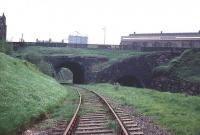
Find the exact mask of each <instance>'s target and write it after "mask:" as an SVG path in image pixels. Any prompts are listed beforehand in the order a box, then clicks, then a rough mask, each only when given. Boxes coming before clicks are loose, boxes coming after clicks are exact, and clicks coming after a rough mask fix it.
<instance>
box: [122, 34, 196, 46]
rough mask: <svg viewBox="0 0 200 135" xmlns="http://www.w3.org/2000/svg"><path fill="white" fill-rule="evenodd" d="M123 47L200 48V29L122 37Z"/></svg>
mask: <svg viewBox="0 0 200 135" xmlns="http://www.w3.org/2000/svg"><path fill="white" fill-rule="evenodd" d="M120 45H121V47H123V48H130V49H140V48H141V47H143V48H144V47H146V48H147V47H151V48H152V47H157V48H158V47H161V48H164V47H172V48H200V31H199V32H196V33H195V32H193V33H192V32H191V33H163V32H161V33H144V34H136V33H135V32H134V33H133V34H129V36H122V37H121V43H120Z"/></svg>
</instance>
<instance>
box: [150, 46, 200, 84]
mask: <svg viewBox="0 0 200 135" xmlns="http://www.w3.org/2000/svg"><path fill="white" fill-rule="evenodd" d="M199 68H200V49H189V50H186V51H185V52H183V53H182V54H181V55H180V56H179V57H176V58H174V59H172V60H171V61H170V62H169V63H167V64H165V65H162V66H160V67H157V68H156V69H155V70H154V72H159V73H165V74H172V75H175V76H177V77H179V78H181V79H184V80H187V81H192V82H200V70H199Z"/></svg>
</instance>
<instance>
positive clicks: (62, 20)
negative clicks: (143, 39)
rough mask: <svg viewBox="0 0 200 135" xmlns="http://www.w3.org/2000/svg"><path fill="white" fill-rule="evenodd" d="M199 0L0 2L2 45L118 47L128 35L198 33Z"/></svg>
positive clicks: (17, 0) (2, 0) (30, 0)
mask: <svg viewBox="0 0 200 135" xmlns="http://www.w3.org/2000/svg"><path fill="white" fill-rule="evenodd" d="M199 5H200V0H0V14H2V13H3V12H4V13H5V15H6V17H7V27H8V28H7V40H12V41H19V38H20V37H21V35H22V33H23V35H24V39H25V41H35V40H36V38H38V39H40V40H48V39H49V38H51V39H52V40H53V41H61V40H62V39H66V40H67V38H68V35H69V34H77V33H76V32H75V31H78V32H79V33H80V34H81V35H87V36H88V37H89V43H99V44H101V43H103V39H104V31H103V29H102V28H103V27H106V43H108V44H119V42H120V37H121V36H125V35H128V34H130V33H133V32H136V33H148V32H151V33H152V32H160V31H161V30H162V31H163V32H197V31H199V30H200V6H199Z"/></svg>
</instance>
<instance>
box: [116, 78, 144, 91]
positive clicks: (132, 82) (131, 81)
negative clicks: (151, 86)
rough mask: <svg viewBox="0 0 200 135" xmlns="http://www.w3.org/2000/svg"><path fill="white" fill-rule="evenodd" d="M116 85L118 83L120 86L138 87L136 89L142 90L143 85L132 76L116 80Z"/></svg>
mask: <svg viewBox="0 0 200 135" xmlns="http://www.w3.org/2000/svg"><path fill="white" fill-rule="evenodd" d="M115 82H116V83H119V84H120V85H122V86H130V87H138V88H143V87H144V86H143V83H142V82H141V81H140V80H139V79H137V78H136V77H134V76H129V75H126V76H122V77H120V78H118V79H117V80H116V81H115Z"/></svg>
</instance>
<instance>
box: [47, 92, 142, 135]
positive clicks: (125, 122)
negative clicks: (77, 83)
mask: <svg viewBox="0 0 200 135" xmlns="http://www.w3.org/2000/svg"><path fill="white" fill-rule="evenodd" d="M79 89H81V90H80V91H78V93H79V97H80V99H79V105H78V107H77V109H76V111H75V113H74V116H73V117H72V119H71V121H70V123H69V124H68V126H67V128H64V125H66V122H65V121H63V123H62V122H61V124H60V125H59V124H58V125H59V126H60V127H59V126H58V128H56V129H55V130H54V131H53V132H52V134H51V135H96V134H98V135H143V132H142V130H141V129H140V128H139V127H138V126H137V124H136V123H135V122H134V121H133V120H132V119H131V116H129V114H128V113H126V112H125V111H124V110H123V109H121V108H116V109H115V110H114V109H113V108H112V107H111V106H110V104H109V103H108V102H107V101H106V100H105V98H104V97H102V96H101V95H99V94H97V93H95V92H93V91H89V90H87V89H83V88H79Z"/></svg>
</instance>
